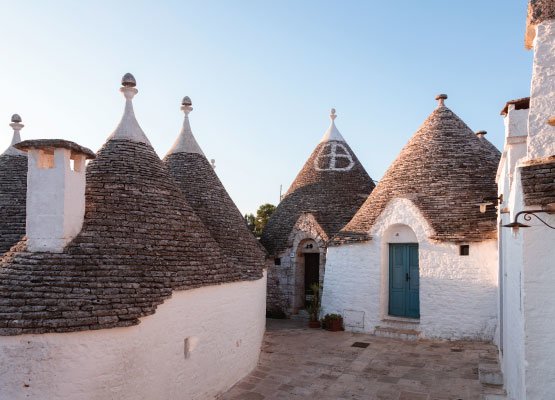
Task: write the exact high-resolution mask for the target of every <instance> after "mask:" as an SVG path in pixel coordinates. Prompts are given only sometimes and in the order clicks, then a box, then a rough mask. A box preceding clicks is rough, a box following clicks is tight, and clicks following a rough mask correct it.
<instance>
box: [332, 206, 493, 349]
mask: <svg viewBox="0 0 555 400" xmlns="http://www.w3.org/2000/svg"><path fill="white" fill-rule="evenodd" d="M397 232H400V236H399V237H396V236H395V233H397ZM409 232H412V235H415V237H416V240H417V241H418V244H419V265H420V324H419V327H418V329H419V330H420V331H421V336H422V337H429V338H444V339H461V338H466V339H484V340H491V339H492V338H493V334H494V332H495V326H496V320H497V295H496V293H497V242H496V241H495V240H489V241H485V242H482V243H471V244H470V255H469V256H460V255H459V246H458V245H456V244H449V243H439V242H433V241H431V240H429V239H428V237H429V236H430V234H431V233H432V230H431V227H430V226H429V224H428V223H427V221H426V220H425V219H424V217H423V216H422V214H421V213H420V211H419V210H418V208H417V207H416V206H415V205H414V204H413V203H412V202H411V201H410V200H407V199H393V200H392V201H391V202H390V203H389V204H388V205H387V207H386V208H385V210H384V211H383V212H382V214H381V215H380V217H379V218H378V220H377V221H376V223H375V224H374V227H373V228H372V231H371V232H370V233H371V235H372V237H373V239H372V240H371V241H369V242H366V243H363V244H352V245H343V246H339V247H330V248H329V249H328V254H327V263H326V276H325V279H324V293H323V299H322V302H323V304H322V305H323V312H324V313H330V312H338V313H341V314H343V315H347V317H348V318H347V320H346V324H347V325H351V326H355V327H356V326H359V327H358V328H351V330H355V331H356V330H360V331H364V332H373V330H374V328H375V326H376V325H380V324H382V322H381V320H382V318H384V317H386V316H387V310H388V292H389V291H388V284H389V282H388V279H389V266H388V243H393V242H396V241H397V242H399V243H400V242H406V240H407V236H410V235H411V233H409ZM362 315H364V317H363V318H364V320H363V323H362V322H360V321H359V322H357V321H356V318H359V317H362ZM349 319H352V321H349ZM382 325H383V324H382Z"/></svg>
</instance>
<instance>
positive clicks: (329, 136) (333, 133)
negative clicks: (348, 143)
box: [320, 108, 345, 143]
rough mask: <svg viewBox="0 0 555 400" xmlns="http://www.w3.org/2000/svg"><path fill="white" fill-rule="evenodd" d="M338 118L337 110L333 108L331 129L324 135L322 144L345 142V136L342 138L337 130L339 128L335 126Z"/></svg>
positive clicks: (331, 111)
mask: <svg viewBox="0 0 555 400" xmlns="http://www.w3.org/2000/svg"><path fill="white" fill-rule="evenodd" d="M336 118H337V114H336V113H335V108H332V109H331V110H330V119H331V124H330V127H329V128H328V130H327V131H326V133H324V136H323V137H322V140H320V143H322V142H329V141H332V140H335V141H338V142H344V141H345V139H343V136H341V133H339V131H338V130H337V127H336V126H335V119H336Z"/></svg>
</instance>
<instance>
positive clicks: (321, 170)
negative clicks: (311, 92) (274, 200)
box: [261, 109, 374, 255]
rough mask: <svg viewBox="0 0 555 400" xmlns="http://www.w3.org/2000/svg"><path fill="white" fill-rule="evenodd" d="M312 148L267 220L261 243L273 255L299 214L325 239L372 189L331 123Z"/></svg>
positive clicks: (362, 169)
mask: <svg viewBox="0 0 555 400" xmlns="http://www.w3.org/2000/svg"><path fill="white" fill-rule="evenodd" d="M335 117H336V114H335V110H334V109H332V112H331V119H332V121H331V125H330V128H329V129H328V130H327V131H326V134H325V135H324V137H323V138H322V140H321V141H320V143H319V144H318V145H317V146H316V148H315V149H314V151H313V152H312V154H311V155H310V157H309V158H308V160H307V161H306V162H305V164H304V166H303V168H302V169H301V171H300V172H299V174H298V175H297V177H296V178H295V180H294V181H293V183H292V184H291V186H290V187H289V190H288V191H287V193H286V194H285V196H284V197H283V200H282V201H281V203H280V204H279V205H278V207H277V209H276V211H275V212H274V214H273V215H272V217H271V218H270V221H269V222H268V224H267V225H266V228H265V229H264V232H263V234H262V238H261V243H262V244H263V245H264V246H265V247H266V249H267V250H268V252H269V253H270V254H273V255H277V254H278V253H279V252H280V251H282V250H284V249H285V248H286V245H287V238H288V236H289V234H290V232H291V230H292V229H293V227H294V225H295V223H296V222H297V220H298V218H299V217H300V215H301V214H302V213H303V212H310V213H312V214H313V215H314V217H315V218H316V220H317V221H318V223H319V224H320V226H321V227H322V229H323V230H324V231H325V232H326V234H327V235H328V237H331V236H333V235H335V234H336V233H337V232H338V231H339V230H340V229H341V228H342V227H343V226H344V225H345V224H346V223H347V222H348V221H349V220H350V219H351V218H352V216H353V215H354V213H355V212H356V211H357V210H358V208H359V207H360V206H361V205H362V203H363V202H364V200H365V199H366V197H368V195H369V194H370V192H371V191H372V189H373V188H374V182H373V181H372V179H371V178H370V176H368V174H367V173H366V171H365V169H364V167H363V166H362V164H361V163H360V161H359V160H358V158H357V157H356V155H355V153H354V152H353V150H352V149H351V148H350V147H349V145H348V144H347V142H346V141H345V140H344V139H343V137H342V135H341V134H340V133H339V131H338V130H337V128H336V127H335V124H334V119H335Z"/></svg>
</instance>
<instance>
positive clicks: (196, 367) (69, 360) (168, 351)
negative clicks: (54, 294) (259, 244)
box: [0, 275, 266, 400]
mask: <svg viewBox="0 0 555 400" xmlns="http://www.w3.org/2000/svg"><path fill="white" fill-rule="evenodd" d="M265 295H266V275H264V278H263V279H259V280H257V281H245V282H237V283H228V284H224V285H220V286H209V287H203V288H199V289H193V290H186V291H177V292H174V294H173V296H172V298H170V299H168V300H166V301H165V302H164V303H163V304H162V305H160V306H159V307H158V309H157V311H156V313H155V314H154V315H151V316H148V317H144V318H142V319H141V323H140V324H139V325H137V326H133V327H128V328H114V329H104V330H98V331H85V332H73V333H59V334H52V333H50V334H43V335H20V336H4V337H0V388H1V396H0V397H1V398H5V399H10V400H17V399H28V398H32V399H41V400H49V399H56V400H58V399H72V400H73V399H99V400H100V399H102V400H107V399H118V400H140V399H144V400H147V399H148V400H151V399H164V400H166V399H168V400H170V399H190V400H194V399H199V400H200V399H202V400H205V399H211V398H214V397H215V396H216V395H217V394H218V393H220V392H222V391H224V390H226V389H228V388H229V387H231V386H232V385H233V384H234V383H235V382H237V381H238V380H239V379H241V378H243V377H244V376H245V375H247V374H248V373H249V372H250V371H251V370H252V369H253V368H254V367H255V366H256V365H257V362H258V356H259V352H260V347H261V343H262V337H263V334H264V326H265V325H264V324H265V318H264V314H265Z"/></svg>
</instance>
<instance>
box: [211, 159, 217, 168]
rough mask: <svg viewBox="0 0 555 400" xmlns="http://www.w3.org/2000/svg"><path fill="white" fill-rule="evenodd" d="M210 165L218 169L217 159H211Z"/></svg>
mask: <svg viewBox="0 0 555 400" xmlns="http://www.w3.org/2000/svg"><path fill="white" fill-rule="evenodd" d="M210 165H211V166H212V169H216V160H215V159H213V158H212V159H210Z"/></svg>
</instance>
